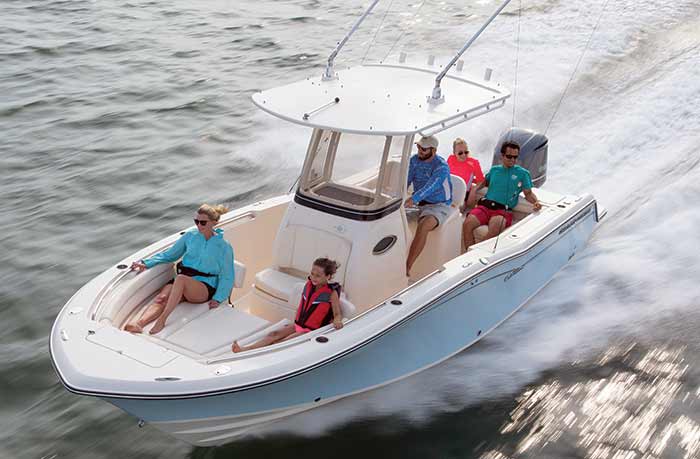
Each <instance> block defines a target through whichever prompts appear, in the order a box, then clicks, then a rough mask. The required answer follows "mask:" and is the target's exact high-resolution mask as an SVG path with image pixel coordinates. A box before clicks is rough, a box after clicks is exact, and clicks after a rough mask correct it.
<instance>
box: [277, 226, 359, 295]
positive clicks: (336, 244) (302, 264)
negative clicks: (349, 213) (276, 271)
mask: <svg viewBox="0 0 700 459" xmlns="http://www.w3.org/2000/svg"><path fill="white" fill-rule="evenodd" d="M351 246H352V244H351V242H350V241H348V240H347V239H344V238H342V237H340V236H337V235H335V234H333V233H330V232H328V231H324V230H320V229H317V228H313V227H311V226H305V225H287V226H286V227H284V228H282V229H281V230H280V232H279V233H278V234H277V238H276V239H275V249H274V254H275V260H274V264H275V266H277V267H279V268H288V269H292V270H297V271H300V272H302V273H307V272H309V270H310V269H311V265H312V263H313V262H314V260H315V259H317V258H319V257H328V258H330V259H332V260H335V261H336V262H338V263H339V264H340V268H339V269H338V272H336V273H335V277H334V280H335V281H336V282H340V283H341V284H344V283H345V274H346V270H347V267H348V259H349V258H350V248H351Z"/></svg>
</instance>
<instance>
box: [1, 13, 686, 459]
mask: <svg viewBox="0 0 700 459" xmlns="http://www.w3.org/2000/svg"><path fill="white" fill-rule="evenodd" d="M366 3H368V2H359V1H354V0H350V1H340V0H328V1H323V2H321V1H314V0H286V1H271V0H259V1H256V2H248V1H246V2H244V1H233V0H209V1H206V2H205V1H200V2H193V1H183V0H168V1H161V0H151V1H148V0H142V1H137V0H128V1H114V0H61V1H51V0H41V1H39V0H3V1H2V2H0V216H1V219H0V253H1V254H2V262H1V263H0V324H1V326H0V458H3V459H4V458H45V459H49V458H71V459H73V458H115V457H129V458H134V457H139V458H157V457H168V458H229V457H238V458H257V457H260V458H262V457H265V458H268V457H301V456H303V457H305V458H309V459H310V458H326V457H336V458H341V457H347V458H357V457H384V458H389V457H397V458H426V457H431V458H432V457H436V458H478V459H516V458H518V459H520V458H538V459H540V458H596V459H642V458H643V459H654V458H684V459H690V458H698V457H700V386H699V385H700V333H699V332H698V328H699V326H700V310H699V308H700V284H699V283H698V279H700V231H699V230H698V228H700V206H699V205H698V200H699V199H700V2H698V1H697V0H675V1H668V0H647V1H643V2H642V1H633V0H592V1H583V0H569V1H563V0H522V1H519V0H514V1H513V2H512V3H511V5H510V6H508V8H507V9H506V10H505V12H504V14H503V15H501V16H500V17H499V18H497V19H496V21H494V23H493V24H492V26H491V27H490V28H489V29H488V30H487V31H486V32H485V33H484V35H483V36H482V37H481V38H480V39H479V40H478V41H477V42H476V44H475V45H474V46H473V47H472V48H471V49H470V50H469V51H468V52H467V54H466V55H465V57H464V59H465V71H467V72H469V73H472V74H473V75H475V76H476V77H479V78H480V77H481V76H482V75H483V74H484V71H485V69H486V68H491V69H493V71H494V72H493V79H494V80H497V81H500V82H501V83H502V84H503V85H505V86H507V87H509V88H511V89H512V90H513V92H514V97H513V98H511V100H510V101H509V102H508V104H507V105H506V107H505V108H504V109H502V110H500V111H498V112H495V113H492V114H489V115H486V116H484V117H482V118H480V119H477V120H475V121H474V122H473V123H471V124H469V125H464V126H460V127H458V128H456V129H453V130H452V131H450V132H446V133H443V134H442V135H441V136H440V139H441V141H442V145H449V144H450V142H451V140H452V138H453V137H454V136H457V135H460V136H462V137H465V138H466V139H467V140H468V142H469V144H470V147H471V150H472V152H474V154H475V156H476V157H477V158H479V159H480V160H481V161H482V164H484V165H486V166H488V164H490V158H491V154H492V150H493V147H494V144H495V141H496V138H497V136H498V134H499V133H500V132H501V131H502V130H503V129H505V128H507V127H509V126H511V125H512V124H515V125H518V126H523V127H529V128H533V129H536V130H539V131H546V133H547V135H548V136H549V139H550V161H549V169H548V181H547V183H546V184H545V188H547V189H551V190H556V191H563V192H571V193H586V192H590V193H592V194H593V195H594V196H595V197H596V198H597V199H598V201H599V202H600V204H601V205H602V206H604V207H606V208H607V209H608V210H609V213H608V216H607V217H606V219H605V221H604V224H602V225H601V226H600V227H599V228H598V229H597V230H596V232H595V233H594V235H593V237H592V239H591V240H590V244H589V246H588V247H587V248H586V249H585V250H584V251H583V252H581V253H580V254H579V255H578V256H577V257H576V258H575V259H574V260H572V262H571V263H570V264H569V265H568V266H567V267H566V268H565V269H563V270H562V271H561V272H560V273H559V274H558V275H557V276H556V277H555V278H554V279H553V281H552V282H551V283H550V284H549V285H548V286H547V287H546V288H545V289H544V290H543V291H542V292H541V293H540V294H538V295H537V296H536V297H535V298H533V299H532V301H530V303H529V304H528V305H527V307H525V308H524V309H522V310H521V311H520V312H519V313H518V314H516V315H515V316H514V317H513V318H511V319H510V320H509V321H508V322H506V323H505V324H504V325H502V326H501V327H499V328H498V329H497V330H496V331H495V332H493V333H492V334H491V335H489V336H488V337H487V338H486V339H484V340H483V341H482V342H480V343H479V344H478V345H476V346H474V347H473V348H471V349H469V350H467V351H465V352H463V353H461V354H459V355H457V356H455V357H454V358H452V359H449V360H448V361H446V362H444V363H442V364H440V365H438V366H436V367H434V368H432V369H430V370H427V371H425V372H423V373H421V374H418V375H416V376H413V377H410V378H407V379H405V380H403V381H401V382H399V383H395V384H392V385H390V386H386V387H384V388H382V389H380V390H376V391H373V392H370V393H366V394H363V395H359V396H355V397H352V398H349V399H345V400H342V401H340V402H338V403H335V404H331V405H329V406H325V407H323V408H320V409H318V410H314V411H313V412H310V413H306V414H303V415H300V416H297V417H294V418H291V419H289V420H287V421H283V422H281V423H278V424H275V425H273V426H271V427H269V428H268V429H266V430H265V431H264V432H262V433H260V434H259V435H257V436H255V437H249V438H244V439H242V440H240V441H237V442H235V443H231V444H228V445H225V446H222V447H217V448H194V447H191V446H189V445H187V444H185V443H182V442H179V441H176V440H173V439H171V438H170V437H167V436H166V435H164V434H162V433H160V432H159V431H157V430H156V429H154V428H152V427H150V426H148V425H146V426H145V427H143V428H139V427H138V426H137V420H136V419H134V418H132V417H131V416H129V415H127V414H125V413H123V412H121V411H120V410H118V409H116V408H114V407H112V406H111V405H109V404H107V403H105V402H102V401H100V400H97V399H92V398H85V397H78V396H75V395H72V394H70V393H68V392H67V391H66V390H65V389H64V388H63V387H62V386H61V384H60V383H59V381H58V379H57V377H56V375H55V373H54V371H53V369H52V366H51V362H50V357H49V352H48V344H47V337H48V334H49V331H50V328H51V325H52V322H53V320H54V318H55V316H56V315H57V313H58V312H59V310H60V308H61V307H62V305H63V304H64V303H65V302H66V301H67V300H68V298H69V297H70V296H71V295H72V294H73V293H74V292H75V291H76V290H77V289H78V288H80V286H82V285H83V284H84V283H86V282H87V281H88V280H89V279H91V278H92V277H94V276H95V275H97V274H98V273H100V272H102V271H103V270H105V269H106V268H107V267H109V266H111V265H112V264H114V263H115V262H116V261H118V260H121V259H123V258H124V257H126V256H128V255H129V254H130V253H133V252H134V251H136V250H137V249H139V248H141V247H143V246H145V245H147V244H149V243H151V242H154V241H156V240H158V239H160V238H162V237H164V236H166V235H169V234H172V233H174V232H175V231H178V230H180V229H182V228H184V227H187V226H189V225H191V218H192V213H193V210H194V209H195V208H196V206H198V205H199V204H200V203H202V202H210V203H219V202H225V203H228V204H230V205H232V206H234V207H236V206H241V205H244V204H246V203H250V202H253V201H257V200H260V199H263V198H267V197H271V196H274V195H278V194H280V193H286V192H287V191H288V189H289V187H290V186H291V185H292V183H293V182H294V179H295V177H296V176H297V174H298V171H299V168H300V166H301V162H302V160H303V156H304V150H305V147H306V144H307V142H308V135H309V132H307V131H306V130H304V129H302V128H299V127H294V126H292V125H288V124H285V123H283V122H281V121H278V120H276V119H274V118H272V117H270V116H268V115H265V114H263V113H260V112H259V111H257V110H256V109H255V108H254V106H253V104H252V103H251V100H250V96H251V94H253V93H254V92H256V91H259V90H261V89H265V88H270V87H273V86H277V85H280V84H283V83H288V82H292V81H296V80H299V79H303V78H306V77H307V76H313V75H319V74H320V73H321V72H322V70H323V66H324V63H325V60H326V58H327V56H328V54H329V53H330V51H331V50H332V48H333V47H334V46H335V44H336V43H337V42H338V41H339V40H340V39H341V38H342V36H343V34H344V33H345V31H346V30H347V29H349V27H350V26H351V24H352V23H353V22H354V20H355V18H357V17H358V15H359V14H360V13H361V12H362V11H363V8H364V7H365V6H366ZM496 6H497V2H496V1H494V0H480V1H475V2H472V1H468V2H458V1H456V0H446V1H432V0H431V1H425V3H420V2H417V1H412V0H409V1H405V0H395V1H391V0H387V1H385V2H382V3H380V5H379V6H378V7H377V10H376V12H375V14H374V15H373V16H372V17H370V19H368V21H367V22H366V24H365V25H364V26H363V27H362V28H361V29H360V31H359V32H358V34H357V36H356V37H354V38H353V39H351V41H350V42H349V44H348V46H347V48H346V50H344V51H343V52H342V53H341V54H340V56H339V57H338V59H337V64H338V66H339V67H345V66H352V65H358V64H361V63H363V62H368V63H372V62H378V61H383V62H395V61H396V60H397V58H398V55H399V53H400V52H405V53H407V55H408V62H409V63H411V62H414V63H420V64H421V65H422V64H424V63H425V62H426V61H427V59H428V56H430V55H434V56H436V59H437V63H438V64H436V65H439V64H443V65H444V64H445V63H446V62H447V61H448V59H449V58H450V57H451V55H452V53H454V52H455V51H456V50H457V49H459V47H460V46H461V45H462V44H463V43H464V42H465V41H466V40H467V38H468V37H469V36H470V35H471V34H472V33H473V32H474V31H475V30H477V28H478V27H479V25H480V23H481V22H482V21H483V20H484V19H485V18H486V17H488V15H489V14H490V13H491V11H493V10H494V9H495V8H496ZM584 51H585V52H584ZM516 70H517V72H516ZM565 88H567V89H566V91H565ZM430 89H431V88H425V92H426V95H427V94H428V93H429V91H430ZM562 95H564V97H563V98H562ZM446 96H447V97H449V94H447V95H446ZM440 153H441V154H443V155H446V154H448V153H449V150H448V149H447V148H441V150H440Z"/></svg>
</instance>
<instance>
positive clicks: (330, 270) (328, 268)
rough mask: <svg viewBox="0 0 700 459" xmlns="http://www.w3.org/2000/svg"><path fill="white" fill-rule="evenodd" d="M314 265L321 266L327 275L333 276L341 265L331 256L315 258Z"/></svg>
mask: <svg viewBox="0 0 700 459" xmlns="http://www.w3.org/2000/svg"><path fill="white" fill-rule="evenodd" d="M314 266H318V267H319V268H321V269H322V270H323V272H324V273H325V274H326V276H332V275H333V274H335V272H336V271H337V270H338V267H339V266H340V265H339V264H338V263H336V262H335V261H334V260H331V259H330V258H317V259H315V260H314Z"/></svg>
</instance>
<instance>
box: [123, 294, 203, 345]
mask: <svg viewBox="0 0 700 459" xmlns="http://www.w3.org/2000/svg"><path fill="white" fill-rule="evenodd" d="M208 310H209V304H208V303H199V304H196V303H180V304H178V305H177V306H176V307H175V309H173V312H171V313H170V316H168V320H167V321H166V322H165V327H164V328H163V330H161V332H160V333H158V334H157V335H156V336H157V337H158V338H160V339H165V338H167V337H168V336H170V335H172V334H173V333H175V332H176V331H178V330H179V329H181V328H182V327H184V326H185V325H187V324H188V323H190V322H192V321H193V320H194V319H196V318H197V317H199V316H201V315H202V314H204V313H205V312H207V311H208ZM155 323H156V322H155V320H154V321H153V322H151V323H150V324H148V325H146V326H145V327H143V332H144V333H146V334H147V333H148V332H149V331H150V330H151V328H153V325H155ZM124 325H126V324H124Z"/></svg>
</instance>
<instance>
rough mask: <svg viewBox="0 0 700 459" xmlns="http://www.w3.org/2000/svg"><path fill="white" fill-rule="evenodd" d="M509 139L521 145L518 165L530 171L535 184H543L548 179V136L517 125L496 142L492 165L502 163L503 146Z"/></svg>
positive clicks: (537, 185) (538, 185)
mask: <svg viewBox="0 0 700 459" xmlns="http://www.w3.org/2000/svg"><path fill="white" fill-rule="evenodd" d="M508 141H510V142H515V143H517V144H518V145H520V157H519V158H518V165H520V166H521V167H524V168H525V169H527V170H528V171H529V172H530V176H531V177H532V184H533V185H534V186H536V187H537V188H539V187H540V186H542V184H543V183H544V182H545V180H547V150H548V149H549V139H547V136H545V135H544V134H540V133H538V132H535V131H532V130H530V129H522V128H517V127H512V128H510V129H508V130H506V131H505V132H504V133H503V134H501V137H500V138H499V139H498V143H496V149H495V150H494V152H493V162H492V164H491V165H492V166H496V165H498V164H501V146H502V145H503V144H504V143H505V142H508Z"/></svg>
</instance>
